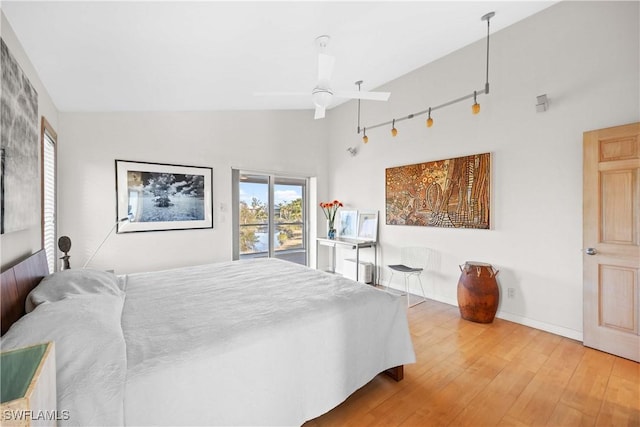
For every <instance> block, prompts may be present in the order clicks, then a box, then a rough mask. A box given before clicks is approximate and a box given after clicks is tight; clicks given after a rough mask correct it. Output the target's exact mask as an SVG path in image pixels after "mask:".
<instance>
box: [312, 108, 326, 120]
mask: <svg viewBox="0 0 640 427" xmlns="http://www.w3.org/2000/svg"><path fill="white" fill-rule="evenodd" d="M324 111H325V108H324V107H318V106H316V114H315V115H314V116H313V118H314V119H316V120H317V119H324Z"/></svg>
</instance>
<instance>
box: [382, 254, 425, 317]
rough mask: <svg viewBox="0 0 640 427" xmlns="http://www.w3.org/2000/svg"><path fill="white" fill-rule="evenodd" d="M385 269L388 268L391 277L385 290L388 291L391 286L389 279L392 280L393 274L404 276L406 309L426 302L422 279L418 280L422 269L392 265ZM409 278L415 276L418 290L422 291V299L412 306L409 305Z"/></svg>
mask: <svg viewBox="0 0 640 427" xmlns="http://www.w3.org/2000/svg"><path fill="white" fill-rule="evenodd" d="M387 267H389V269H390V270H391V276H389V282H388V283H387V289H389V285H390V284H391V279H392V278H393V272H394V271H395V272H398V273H402V274H403V275H404V290H405V292H406V293H407V307H409V308H411V307H414V306H416V305H418V304H421V303H423V302H425V301H426V300H427V298H426V296H425V293H424V288H423V287H422V279H420V275H421V274H422V271H423V270H424V268H420V267H408V266H406V265H404V264H394V265H388V266H387ZM411 276H416V277H417V278H418V283H420V289H421V290H422V299H421V300H419V301H418V302H415V303H413V304H411V294H410V293H409V277H411Z"/></svg>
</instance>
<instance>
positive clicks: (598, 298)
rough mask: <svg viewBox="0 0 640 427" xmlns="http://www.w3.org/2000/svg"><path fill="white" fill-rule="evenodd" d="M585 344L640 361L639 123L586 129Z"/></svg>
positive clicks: (584, 232)
mask: <svg viewBox="0 0 640 427" xmlns="http://www.w3.org/2000/svg"><path fill="white" fill-rule="evenodd" d="M583 174H584V188H583V193H584V194H583V202H584V206H583V215H584V221H583V227H584V229H583V239H584V245H583V247H584V250H585V252H584V255H583V266H584V272H583V278H584V291H583V292H584V320H583V321H584V324H583V329H584V331H583V332H584V336H583V339H584V345H586V346H589V347H593V348H596V349H598V350H602V351H606V352H608V353H613V354H616V355H618V356H622V357H625V358H627V359H631V360H635V361H640V337H639V332H640V318H639V310H638V306H639V305H640V295H639V293H640V292H639V291H640V289H639V284H638V282H639V279H638V274H639V271H640V225H639V223H640V123H634V124H630V125H625V126H618V127H613V128H607V129H600V130H594V131H590V132H585V133H584V169H583Z"/></svg>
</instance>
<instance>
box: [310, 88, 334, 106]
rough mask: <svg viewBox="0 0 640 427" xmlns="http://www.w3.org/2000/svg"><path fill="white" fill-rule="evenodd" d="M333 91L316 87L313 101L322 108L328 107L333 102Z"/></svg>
mask: <svg viewBox="0 0 640 427" xmlns="http://www.w3.org/2000/svg"><path fill="white" fill-rule="evenodd" d="M332 97H333V93H331V91H330V90H328V89H321V88H315V89H314V90H313V92H312V93H311V99H312V100H313V103H314V104H315V105H316V106H318V107H321V108H327V107H328V106H329V104H330V103H331V98H332Z"/></svg>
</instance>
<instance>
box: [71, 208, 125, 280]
mask: <svg viewBox="0 0 640 427" xmlns="http://www.w3.org/2000/svg"><path fill="white" fill-rule="evenodd" d="M128 220H129V218H120V219H119V220H117V221H116V223H115V224H113V227H111V229H110V230H109V232H108V233H107V235H106V236H104V240H102V243H100V244H99V245H98V247H97V248H96V250H95V251H93V253H92V254H91V256H90V257H89V259H88V260H87V261H86V262H85V263H84V264H83V265H82V269H83V270H84V269H85V268H87V265H89V263H90V262H91V260H92V259H93V257H95V256H96V254H97V253H98V251H100V248H101V247H102V245H104V244H105V242H106V241H107V240H108V239H109V237H110V236H111V233H112V232H113V230H115V228H116V227H117V226H118V224H120V223H122V222H125V221H128Z"/></svg>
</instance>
